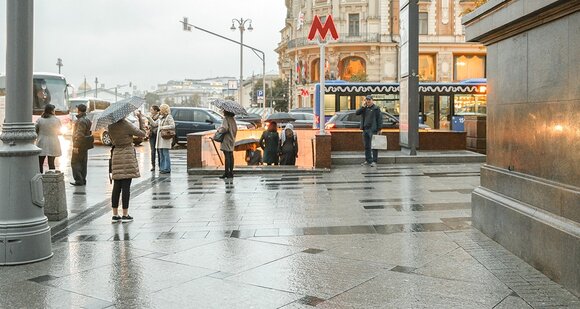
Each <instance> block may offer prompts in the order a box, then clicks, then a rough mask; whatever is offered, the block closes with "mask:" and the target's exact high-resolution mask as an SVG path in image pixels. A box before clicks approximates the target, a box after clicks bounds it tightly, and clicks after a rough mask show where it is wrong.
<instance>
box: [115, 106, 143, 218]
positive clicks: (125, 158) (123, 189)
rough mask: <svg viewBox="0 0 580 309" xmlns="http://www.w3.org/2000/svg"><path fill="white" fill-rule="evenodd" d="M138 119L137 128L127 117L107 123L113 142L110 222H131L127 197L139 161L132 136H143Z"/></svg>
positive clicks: (136, 176)
mask: <svg viewBox="0 0 580 309" xmlns="http://www.w3.org/2000/svg"><path fill="white" fill-rule="evenodd" d="M137 116H138V117H137V119H139V129H138V128H136V127H135V126H134V125H133V124H132V123H130V122H129V121H128V120H127V119H125V118H123V119H121V120H119V121H117V122H116V123H113V124H111V125H109V128H108V132H109V136H110V137H111V141H112V142H113V150H112V155H111V170H112V171H111V172H112V174H113V175H112V178H113V192H112V195H111V204H112V207H113V219H112V222H113V223H115V222H119V221H121V222H131V221H133V217H131V216H130V215H129V199H130V197H131V181H132V180H133V178H139V177H140V176H141V175H140V173H139V162H137V156H136V155H135V148H133V136H139V137H145V130H144V129H143V120H142V117H141V115H137ZM121 193H122V204H123V215H122V216H119V211H118V209H119V197H120V196H121Z"/></svg>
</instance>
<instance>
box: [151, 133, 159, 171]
mask: <svg viewBox="0 0 580 309" xmlns="http://www.w3.org/2000/svg"><path fill="white" fill-rule="evenodd" d="M156 142H157V135H156V134H153V135H150V136H149V147H151V167H152V168H155V157H156V156H157V157H158V158H157V165H158V166H161V156H160V155H159V154H158V152H159V150H158V149H157V148H155V143H156Z"/></svg>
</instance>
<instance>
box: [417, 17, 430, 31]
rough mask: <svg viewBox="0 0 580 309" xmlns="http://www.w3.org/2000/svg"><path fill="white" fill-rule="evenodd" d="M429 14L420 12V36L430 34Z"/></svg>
mask: <svg viewBox="0 0 580 309" xmlns="http://www.w3.org/2000/svg"><path fill="white" fill-rule="evenodd" d="M428 30H429V13H427V12H419V34H428Z"/></svg>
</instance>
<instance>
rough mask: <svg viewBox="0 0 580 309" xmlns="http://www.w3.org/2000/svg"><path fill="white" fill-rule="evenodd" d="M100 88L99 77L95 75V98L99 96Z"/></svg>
mask: <svg viewBox="0 0 580 309" xmlns="http://www.w3.org/2000/svg"><path fill="white" fill-rule="evenodd" d="M98 89H99V78H98V77H95V98H98V96H97V91H98Z"/></svg>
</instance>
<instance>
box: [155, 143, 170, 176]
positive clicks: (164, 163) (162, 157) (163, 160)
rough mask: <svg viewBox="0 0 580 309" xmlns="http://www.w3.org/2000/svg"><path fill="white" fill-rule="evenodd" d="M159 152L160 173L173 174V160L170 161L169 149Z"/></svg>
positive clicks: (162, 149) (159, 150)
mask: <svg viewBox="0 0 580 309" xmlns="http://www.w3.org/2000/svg"><path fill="white" fill-rule="evenodd" d="M157 151H158V152H159V171H160V172H171V160H170V159H169V149H168V148H161V149H157Z"/></svg>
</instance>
